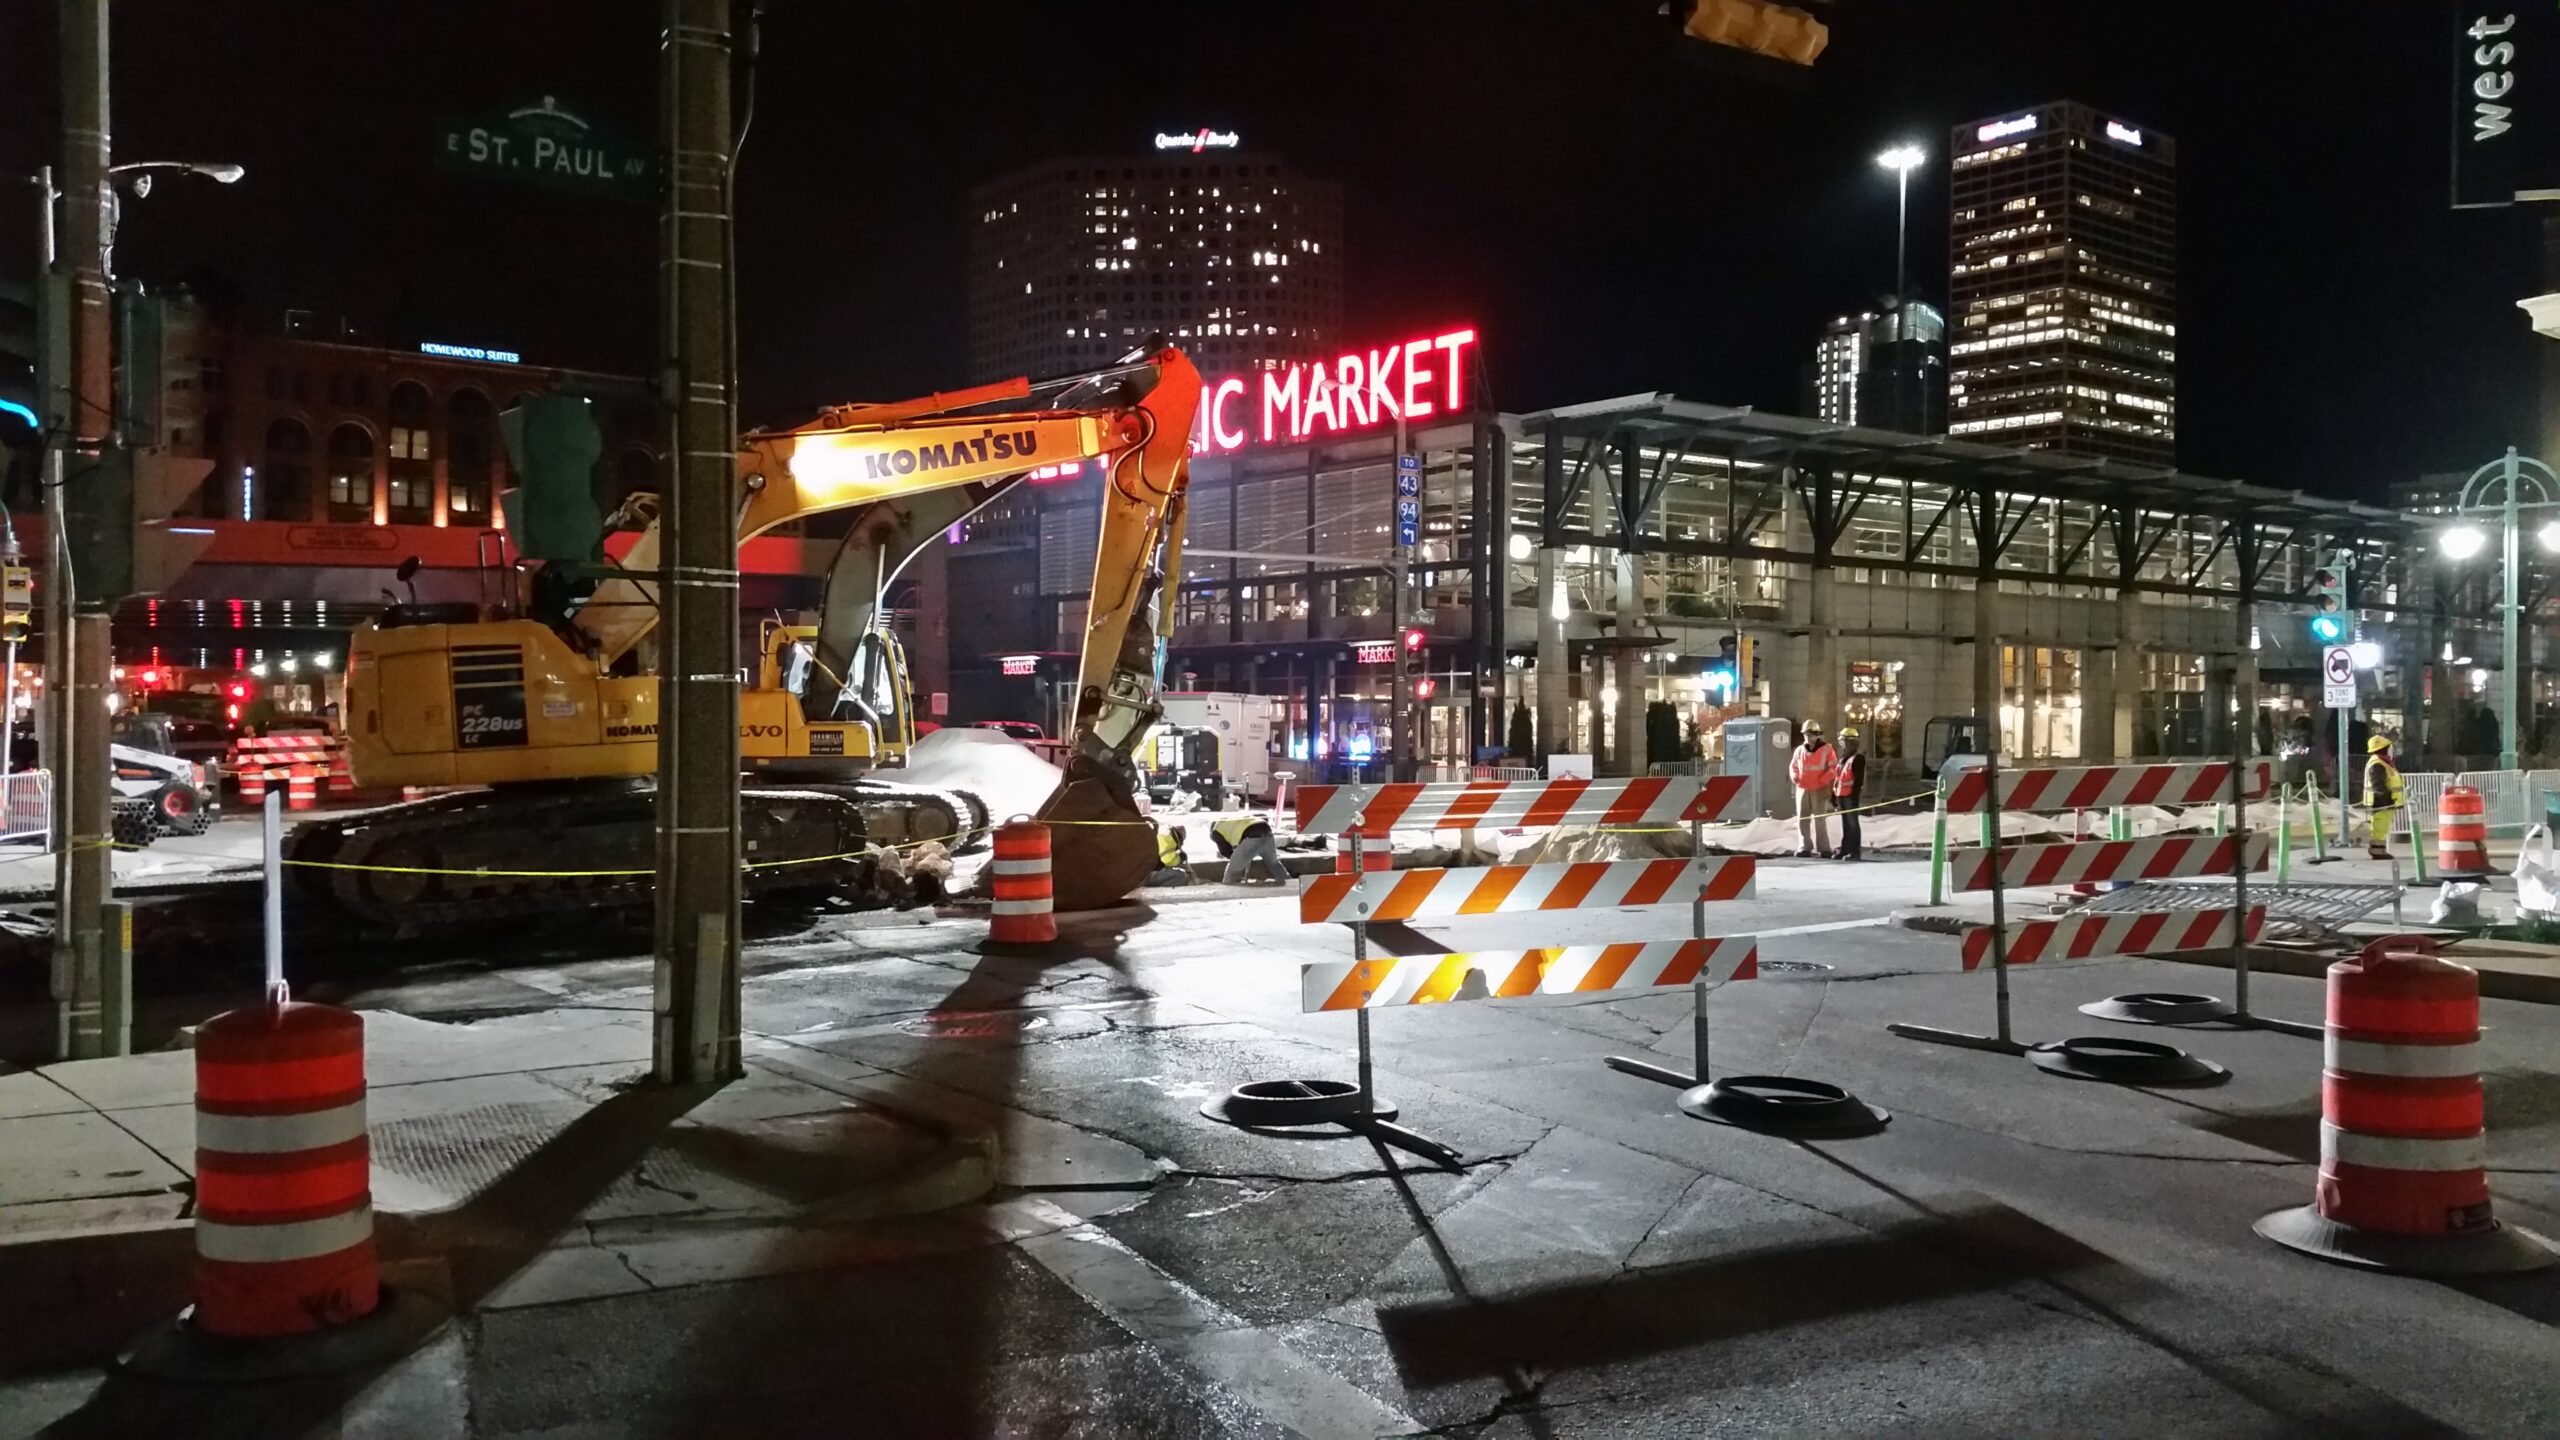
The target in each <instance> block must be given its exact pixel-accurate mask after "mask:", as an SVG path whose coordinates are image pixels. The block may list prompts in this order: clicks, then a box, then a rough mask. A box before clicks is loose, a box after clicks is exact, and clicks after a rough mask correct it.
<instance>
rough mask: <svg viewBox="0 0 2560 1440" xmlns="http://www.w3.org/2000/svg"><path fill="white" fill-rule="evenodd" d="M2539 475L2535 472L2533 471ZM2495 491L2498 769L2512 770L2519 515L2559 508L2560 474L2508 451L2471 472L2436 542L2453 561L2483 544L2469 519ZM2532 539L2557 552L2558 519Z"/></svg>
mask: <svg viewBox="0 0 2560 1440" xmlns="http://www.w3.org/2000/svg"><path fill="white" fill-rule="evenodd" d="M2537 472H2538V473H2537ZM2528 481H2530V482H2531V483H2532V485H2533V487H2534V492H2535V495H2536V498H2535V499H2533V500H2530V501H2528V500H2526V499H2525V498H2524V496H2523V494H2522V491H2521V487H2522V486H2523V485H2524V484H2525V483H2526V482H2528ZM2489 483H2495V484H2496V485H2497V486H2498V488H2499V499H2498V517H2499V532H2500V533H2499V537H2498V555H2499V559H2500V561H2501V565H2500V568H2501V569H2502V570H2503V571H2504V572H2505V573H2504V575H2503V576H2502V577H2501V579H2500V582H2499V591H2500V604H2499V617H2498V618H2499V621H2500V623H2501V625H2502V627H2503V628H2504V630H2505V634H2504V636H2503V637H2502V643H2501V645H2500V647H2499V656H2500V661H2501V663H2502V664H2503V665H2504V666H2505V667H2506V668H2505V674H2504V675H2503V676H2502V677H2501V683H2500V685H2499V688H2498V768H2499V769H2502V770H2513V769H2515V768H2517V764H2518V762H2519V761H2520V760H2521V758H2522V752H2523V746H2522V744H2521V743H2520V740H2521V737H2520V736H2519V735H2518V733H2517V709H2518V704H2517V696H2518V693H2519V692H2520V691H2522V690H2523V689H2524V688H2525V683H2526V682H2525V677H2524V673H2523V669H2524V644H2523V640H2524V622H2525V615H2524V602H2523V599H2522V596H2521V593H2520V592H2521V591H2522V589H2523V584H2522V575H2521V573H2520V572H2522V570H2523V569H2524V512H2525V511H2527V510H2533V511H2547V510H2560V475H2555V474H2554V473H2553V472H2552V469H2551V467H2550V466H2548V465H2546V464H2544V463H2542V462H2541V461H2539V460H2536V459H2533V458H2531V457H2529V456H2524V455H2519V454H2517V453H2516V447H2514V446H2513V445H2510V446H2508V447H2507V453H2506V454H2505V455H2503V456H2500V457H2499V458H2498V459H2495V460H2492V461H2490V462H2489V463H2488V464H2486V465H2483V466H2481V467H2480V468H2479V469H2477V470H2474V471H2472V472H2471V478H2470V479H2469V480H2467V481H2465V482H2463V486H2462V498H2461V500H2460V501H2459V502H2458V503H2457V504H2456V505H2455V506H2454V513H2455V515H2456V517H2457V518H2460V519H2463V520H2464V523H2461V524H2457V525H2455V526H2453V527H2452V528H2450V529H2448V530H2446V531H2445V532H2444V533H2443V534H2442V535H2441V536H2439V537H2438V539H2437V548H2438V549H2439V550H2441V551H2443V552H2444V554H2445V556H2446V558H2448V559H2452V560H2468V559H2470V558H2471V557H2472V556H2474V555H2477V554H2479V553H2480V551H2481V550H2482V549H2483V548H2484V547H2485V546H2486V545H2487V544H2488V538H2487V537H2486V536H2484V535H2482V534H2481V533H2480V530H2479V527H2478V526H2476V525H2472V524H2470V523H2468V518H2467V517H2469V516H2472V515H2475V514H2478V513H2479V512H2481V511H2482V510H2484V509H2486V508H2487V506H2486V505H2485V504H2484V503H2483V498H2484V492H2483V489H2482V487H2483V486H2484V485H2485V484H2489ZM2537 538H2538V539H2539V540H2540V541H2541V543H2542V547H2543V548H2544V549H2546V550H2560V520H2555V521H2552V522H2550V523H2548V524H2545V525H2544V526H2543V527H2542V530H2541V531H2540V533H2539V535H2538V536H2537Z"/></svg>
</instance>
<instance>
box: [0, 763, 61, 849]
mask: <svg viewBox="0 0 2560 1440" xmlns="http://www.w3.org/2000/svg"><path fill="white" fill-rule="evenodd" d="M52 834H53V772H52V771H50V770H20V771H17V772H15V773H14V774H9V775H0V840H37V841H43V840H47V839H49V838H50V837H51V836H52Z"/></svg>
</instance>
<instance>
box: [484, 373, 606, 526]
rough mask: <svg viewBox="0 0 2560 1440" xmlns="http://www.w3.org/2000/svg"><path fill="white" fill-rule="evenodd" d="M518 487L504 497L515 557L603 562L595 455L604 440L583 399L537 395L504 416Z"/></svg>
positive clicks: (500, 425)
mask: <svg viewBox="0 0 2560 1440" xmlns="http://www.w3.org/2000/svg"><path fill="white" fill-rule="evenodd" d="M498 429H499V431H500V432H501V433H502V434H503V435H504V437H505V439H506V442H507V463H509V464H510V465H512V466H514V467H515V472H516V486H515V488H514V489H512V490H510V491H508V492H507V493H506V494H505V495H504V496H501V497H500V499H499V504H500V506H501V507H502V508H503V509H504V510H505V512H506V516H507V534H508V535H509V536H510V537H512V538H513V539H514V541H515V547H516V553H517V554H520V555H522V556H524V557H525V558H527V559H530V560H601V559H603V558H604V511H603V510H602V509H601V508H599V507H598V506H597V504H596V485H595V475H596V457H598V456H599V455H602V454H603V453H604V435H603V433H602V432H601V431H600V430H598V429H597V428H596V416H595V406H594V405H593V404H592V403H590V402H589V401H588V400H586V399H585V398H583V397H581V396H577V395H532V396H527V397H526V398H525V400H524V403H522V404H520V405H516V406H513V407H510V408H509V409H508V410H507V411H506V412H505V413H504V414H502V415H500V416H499V417H498Z"/></svg>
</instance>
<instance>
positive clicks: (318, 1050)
mask: <svg viewBox="0 0 2560 1440" xmlns="http://www.w3.org/2000/svg"><path fill="white" fill-rule="evenodd" d="M277 993H278V994H279V995H280V994H281V992H280V990H279V992H277ZM195 1056H196V1107H195V1108H196V1115H195V1125H196V1195H195V1198H196V1217H195V1251H196V1255H195V1287H194V1288H195V1304H194V1305H193V1306H192V1307H191V1308H190V1309H188V1310H187V1311H186V1312H185V1313H183V1314H181V1315H180V1316H179V1317H178V1318H177V1319H176V1320H175V1321H174V1322H171V1323H170V1324H168V1325H164V1326H162V1327H160V1328H159V1329H158V1330H155V1331H154V1332H152V1333H151V1334H150V1335H147V1336H145V1337H144V1338H143V1340H142V1341H141V1342H140V1343H139V1344H138V1345H137V1346H136V1347H135V1349H134V1351H133V1352H132V1353H131V1354H130V1355H128V1356H127V1357H126V1358H127V1363H128V1364H131V1365H133V1366H134V1367H135V1368H137V1369H141V1370H143V1371H145V1372H147V1373H152V1374H160V1375H167V1376H173V1377H176V1378H188V1379H242V1380H245V1379H262V1378H270V1377H277V1376H286V1375H298V1374H314V1373H319V1372H323V1371H328V1370H336V1369H346V1368H353V1367H355V1366H359V1365H364V1364H370V1363H374V1362H376V1361H379V1360H381V1359H384V1358H387V1357H389V1356H391V1355H395V1354H398V1353H400V1352H401V1351H402V1350H405V1349H406V1348H408V1346H409V1345H410V1344H411V1343H413V1342H414V1341H415V1340H416V1339H417V1338H419V1337H420V1336H422V1335H423V1334H424V1333H425V1330H426V1328H428V1327H429V1326H432V1325H433V1324H434V1323H437V1322H438V1321H440V1320H441V1318H442V1317H441V1312H440V1311H438V1310H437V1309H436V1307H434V1306H432V1305H429V1304H426V1303H425V1302H423V1301H420V1300H418V1299H416V1298H415V1297H409V1298H408V1299H406V1300H404V1301H401V1302H399V1303H393V1302H394V1299H395V1297H394V1294H393V1292H391V1291H389V1290H387V1289H386V1287H384V1285H383V1284H382V1266H381V1261H380V1259H379V1257H378V1256H377V1255H376V1253H375V1250H374V1238H373V1194H372V1149H371V1139H370V1133H369V1131H368V1129H367V1126H366V1122H365V1073H364V1019H363V1017H362V1016H360V1015H358V1014H356V1013H355V1012H354V1011H352V1010H344V1009H340V1008H339V1007H337V1006H335V1005H309V1004H302V1003H298V1002H292V1001H286V1000H282V999H280V998H279V999H277V1000H275V1001H272V1002H271V1003H267V1004H261V1005H253V1006H249V1007H247V1008H245V1009H240V1010H231V1011H226V1012H224V1013H223V1014H220V1015H216V1016H214V1017H213V1018H212V1019H210V1020H208V1021H206V1022H205V1023H204V1024H203V1025H202V1026H200V1027H198V1028H197V1031H196V1046H195Z"/></svg>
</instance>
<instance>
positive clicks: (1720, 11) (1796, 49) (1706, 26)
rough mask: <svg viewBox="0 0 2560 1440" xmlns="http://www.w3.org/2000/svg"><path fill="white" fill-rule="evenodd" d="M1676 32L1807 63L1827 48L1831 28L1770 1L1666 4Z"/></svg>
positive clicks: (1673, 1)
mask: <svg viewBox="0 0 2560 1440" xmlns="http://www.w3.org/2000/svg"><path fill="white" fill-rule="evenodd" d="M1668 8H1669V10H1670V12H1671V14H1672V16H1673V18H1675V19H1677V20H1678V21H1679V22H1680V33H1682V34H1683V35H1686V36H1688V37H1690V38H1691V39H1694V40H1703V41H1705V42H1706V43H1708V44H1710V45H1721V46H1724V47H1726V48H1727V49H1732V50H1739V51H1742V52H1744V53H1746V54H1751V55H1764V56H1767V57H1768V58H1770V59H1772V60H1781V61H1784V62H1786V63H1787V64H1790V65H1811V64H1812V63H1813V62H1814V61H1815V60H1817V59H1819V58H1821V55H1822V52H1823V50H1824V49H1825V48H1826V47H1828V46H1829V45H1830V44H1831V27H1830V26H1828V25H1825V24H1824V23H1822V22H1821V21H1820V20H1817V19H1815V18H1814V17H1813V15H1812V14H1811V13H1810V12H1808V11H1804V10H1799V9H1797V8H1796V7H1794V6H1792V5H1780V4H1777V3H1775V0H1671V3H1670V5H1669V7H1668Z"/></svg>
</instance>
